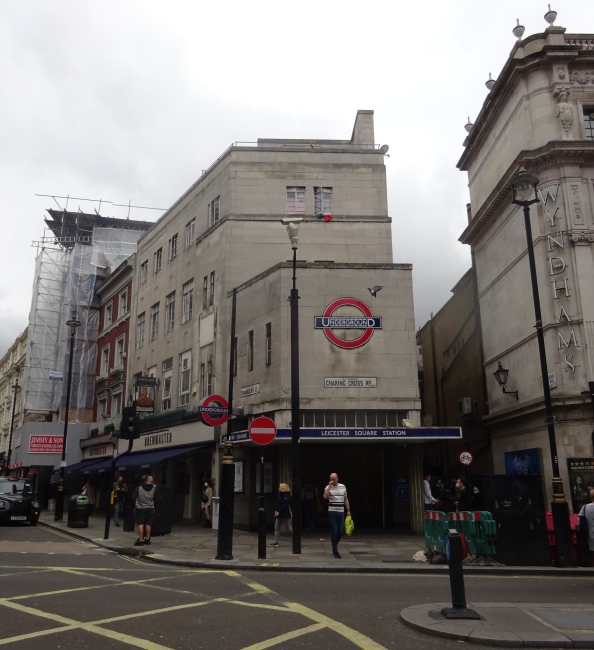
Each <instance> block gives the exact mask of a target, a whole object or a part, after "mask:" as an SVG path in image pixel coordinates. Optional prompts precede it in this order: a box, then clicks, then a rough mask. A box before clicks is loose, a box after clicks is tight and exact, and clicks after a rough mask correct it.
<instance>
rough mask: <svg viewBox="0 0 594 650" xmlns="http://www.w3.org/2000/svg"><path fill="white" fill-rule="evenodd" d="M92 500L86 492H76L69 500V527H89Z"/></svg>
mask: <svg viewBox="0 0 594 650" xmlns="http://www.w3.org/2000/svg"><path fill="white" fill-rule="evenodd" d="M90 514H91V502H90V501H89V499H88V497H86V496H85V495H84V494H75V495H73V496H71V497H70V499H69V500H68V528H88V527H89V515H90Z"/></svg>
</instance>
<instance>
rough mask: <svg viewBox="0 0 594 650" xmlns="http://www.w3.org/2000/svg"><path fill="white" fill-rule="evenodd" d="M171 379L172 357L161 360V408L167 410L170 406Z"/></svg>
mask: <svg viewBox="0 0 594 650" xmlns="http://www.w3.org/2000/svg"><path fill="white" fill-rule="evenodd" d="M172 381H173V357H171V358H170V359H165V361H163V395H162V396H161V410H162V411H169V409H170V408H171V385H172Z"/></svg>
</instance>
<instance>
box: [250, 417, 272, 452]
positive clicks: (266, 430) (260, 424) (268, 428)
mask: <svg viewBox="0 0 594 650" xmlns="http://www.w3.org/2000/svg"><path fill="white" fill-rule="evenodd" d="M250 438H251V439H252V440H253V441H254V442H255V443H256V444H258V445H267V444H268V443H269V442H272V441H273V440H274V439H275V438H276V424H274V422H273V421H272V420H271V419H270V418H266V417H264V416H261V417H259V418H256V419H255V420H254V421H253V422H252V423H251V424H250Z"/></svg>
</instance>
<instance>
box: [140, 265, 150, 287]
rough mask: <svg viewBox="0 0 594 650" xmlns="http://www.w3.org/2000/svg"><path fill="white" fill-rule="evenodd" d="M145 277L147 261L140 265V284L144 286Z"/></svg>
mask: <svg viewBox="0 0 594 650" xmlns="http://www.w3.org/2000/svg"><path fill="white" fill-rule="evenodd" d="M147 276H148V260H144V262H143V263H142V264H141V265H140V284H144V283H145V282H146V278H147Z"/></svg>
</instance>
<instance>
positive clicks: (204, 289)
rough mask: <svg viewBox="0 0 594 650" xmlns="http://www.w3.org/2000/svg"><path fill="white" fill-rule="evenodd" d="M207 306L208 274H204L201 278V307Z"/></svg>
mask: <svg viewBox="0 0 594 650" xmlns="http://www.w3.org/2000/svg"><path fill="white" fill-rule="evenodd" d="M207 307H208V275H205V276H204V280H202V309H206V308H207Z"/></svg>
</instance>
